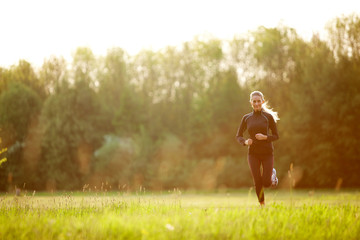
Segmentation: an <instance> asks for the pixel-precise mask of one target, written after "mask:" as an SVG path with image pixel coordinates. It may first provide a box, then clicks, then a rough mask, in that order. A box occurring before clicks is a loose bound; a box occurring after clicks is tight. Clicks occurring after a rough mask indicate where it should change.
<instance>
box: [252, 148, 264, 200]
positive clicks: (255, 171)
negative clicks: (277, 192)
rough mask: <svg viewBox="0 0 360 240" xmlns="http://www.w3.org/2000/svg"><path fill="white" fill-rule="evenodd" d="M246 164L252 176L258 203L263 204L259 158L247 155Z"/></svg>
mask: <svg viewBox="0 0 360 240" xmlns="http://www.w3.org/2000/svg"><path fill="white" fill-rule="evenodd" d="M248 163H249V167H250V170H251V174H252V176H253V180H254V184H255V191H256V195H257V197H258V200H259V202H260V203H263V202H264V188H263V182H262V181H263V179H262V177H261V172H260V165H261V160H260V158H259V156H256V155H250V154H249V155H248Z"/></svg>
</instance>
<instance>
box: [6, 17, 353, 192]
mask: <svg viewBox="0 0 360 240" xmlns="http://www.w3.org/2000/svg"><path fill="white" fill-rule="evenodd" d="M359 26H360V18H359V16H358V15H356V14H353V15H349V16H343V17H341V18H337V19H334V20H333V21H331V22H329V24H328V27H327V30H328V33H329V34H328V38H327V39H325V40H323V39H320V37H319V36H318V35H316V34H315V35H314V36H313V38H312V39H311V40H310V41H305V40H304V39H302V38H301V37H300V36H299V35H298V34H297V33H296V31H295V29H292V28H289V27H286V26H278V27H275V28H266V27H259V28H258V29H256V30H254V31H251V32H249V33H247V34H244V35H242V36H237V37H235V38H234V39H233V40H231V41H222V40H219V39H216V38H207V37H196V38H195V39H194V40H192V41H189V42H185V43H183V44H182V45H181V46H177V47H167V48H165V49H162V50H159V51H151V50H143V51H141V52H139V53H138V54H137V55H135V56H129V55H128V54H127V53H126V52H125V51H124V50H123V49H120V48H113V49H110V50H109V51H108V53H107V55H106V56H104V57H97V56H95V55H94V54H93V52H92V51H91V49H89V48H84V47H83V48H78V49H77V50H76V51H75V53H74V55H73V61H72V65H71V66H70V67H68V65H67V63H66V62H65V60H64V59H62V58H56V57H51V58H50V59H48V60H46V61H45V62H44V64H43V66H42V67H41V69H39V71H38V72H36V71H34V69H33V68H32V67H31V65H30V64H29V63H27V62H26V61H23V60H21V61H19V64H18V65H16V66H13V67H11V68H9V69H4V68H1V69H0V123H1V127H2V129H3V132H2V135H1V136H2V137H3V140H4V142H5V146H7V147H9V154H12V155H11V156H10V155H9V158H8V162H6V163H4V164H3V166H10V165H11V164H12V165H11V166H12V167H11V169H12V170H11V171H10V168H5V167H4V169H6V170H4V171H3V172H2V173H1V174H2V175H1V176H2V178H1V179H3V180H0V185H1V186H2V189H5V188H6V186H8V185H10V184H9V183H8V182H7V181H6V177H5V176H6V175H7V174H8V173H14V172H17V174H16V176H15V175H14V178H16V179H18V177H19V176H24V179H22V180H21V181H25V180H26V179H25V178H26V176H27V174H24V173H25V172H26V171H30V170H29V169H27V168H25V167H24V166H25V165H24V164H25V163H28V162H30V160H29V159H30V158H31V155H32V154H28V153H27V154H25V153H24V152H23V149H24V148H25V147H26V143H25V142H24V141H25V140H27V141H30V142H31V141H32V138H31V137H32V134H33V133H34V132H41V133H38V135H39V137H38V138H37V139H38V142H40V143H41V146H42V147H41V159H40V161H38V162H36V163H34V164H35V165H34V166H35V168H33V170H31V172H32V173H33V174H35V175H36V174H37V171H40V172H41V174H40V175H39V176H40V178H41V183H40V182H38V183H36V184H33V185H34V186H36V187H37V188H39V189H44V188H47V189H52V188H55V187H56V188H58V189H66V188H67V189H76V188H81V186H84V184H88V183H96V184H101V183H102V182H108V184H112V185H117V184H127V185H128V186H129V187H130V188H137V187H139V186H140V185H141V186H145V187H147V188H153V189H169V188H174V187H183V188H208V189H211V188H220V187H240V186H248V185H251V178H250V176H249V170H248V167H247V162H246V148H244V147H242V146H240V145H238V144H237V142H236V141H235V138H234V136H235V134H236V130H237V128H238V125H239V123H240V120H241V117H242V116H243V115H244V114H246V113H248V112H250V111H251V107H250V104H249V102H248V100H249V99H248V98H249V93H250V92H251V91H253V90H260V91H262V92H263V93H264V95H265V97H266V99H267V100H268V101H269V104H270V105H271V106H273V107H274V108H275V109H274V110H275V111H278V112H279V116H280V119H281V120H280V121H279V122H278V129H279V133H280V140H279V141H277V142H275V143H274V145H275V167H276V168H277V169H278V170H279V171H278V174H279V177H280V179H285V180H286V179H287V171H288V169H289V166H290V165H291V164H293V165H294V169H296V171H295V173H296V174H295V175H294V176H296V186H299V187H334V186H335V185H339V183H342V184H343V186H347V187H355V186H359V183H358V176H357V173H358V172H359V171H360V162H359V158H358V156H359V155H360V148H359V147H358V143H359V139H360V129H359V128H360V127H359V126H360V125H359V124H358V119H359V117H360V115H359V113H358V111H357V109H359V107H360V97H359V96H360V95H359V93H360V79H359V76H360V67H359V66H360V65H359V62H360V60H359V44H358V42H359V39H360V28H359ZM43 102H44V104H42V103H43ZM39 112H41V123H40V124H38V125H36V116H37V114H38V113H39ZM30 123H31V124H34V125H35V126H36V127H33V126H32V127H30V125H31V124H30ZM40 126H41V129H42V131H36V129H38V128H40ZM34 129H35V130H34ZM30 133H32V134H30ZM104 137H105V141H104V142H103V140H104ZM127 144H128V145H127ZM10 146H11V148H10ZM129 149H130V150H129ZM29 156H30V157H29ZM14 159H16V160H14ZM10 163H11V164H10ZM34 169H36V170H34ZM32 178H33V177H32ZM19 179H20V178H19ZM285 180H284V181H285ZM285 182H286V181H285Z"/></svg>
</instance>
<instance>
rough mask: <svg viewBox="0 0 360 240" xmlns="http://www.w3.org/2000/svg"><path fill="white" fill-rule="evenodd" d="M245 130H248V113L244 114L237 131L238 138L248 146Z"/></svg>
mask: <svg viewBox="0 0 360 240" xmlns="http://www.w3.org/2000/svg"><path fill="white" fill-rule="evenodd" d="M245 130H246V115H245V116H243V118H242V119H241V123H240V126H239V128H238V130H237V133H236V140H237V141H238V142H239V143H240V144H241V145H243V146H246V143H245V141H246V140H245V138H244V135H243V134H244V131H245Z"/></svg>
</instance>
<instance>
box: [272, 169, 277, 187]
mask: <svg viewBox="0 0 360 240" xmlns="http://www.w3.org/2000/svg"><path fill="white" fill-rule="evenodd" d="M278 183H279V180H278V178H277V177H276V170H275V168H273V170H272V175H271V186H272V187H276V186H277V185H278Z"/></svg>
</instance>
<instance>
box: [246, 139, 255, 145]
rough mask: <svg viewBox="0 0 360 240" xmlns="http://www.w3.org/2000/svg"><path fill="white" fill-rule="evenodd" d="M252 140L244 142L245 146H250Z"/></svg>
mask: <svg viewBox="0 0 360 240" xmlns="http://www.w3.org/2000/svg"><path fill="white" fill-rule="evenodd" d="M252 142H253V140H252V139H251V138H249V139H248V140H246V141H245V145H248V146H250V145H251V144H252Z"/></svg>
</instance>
